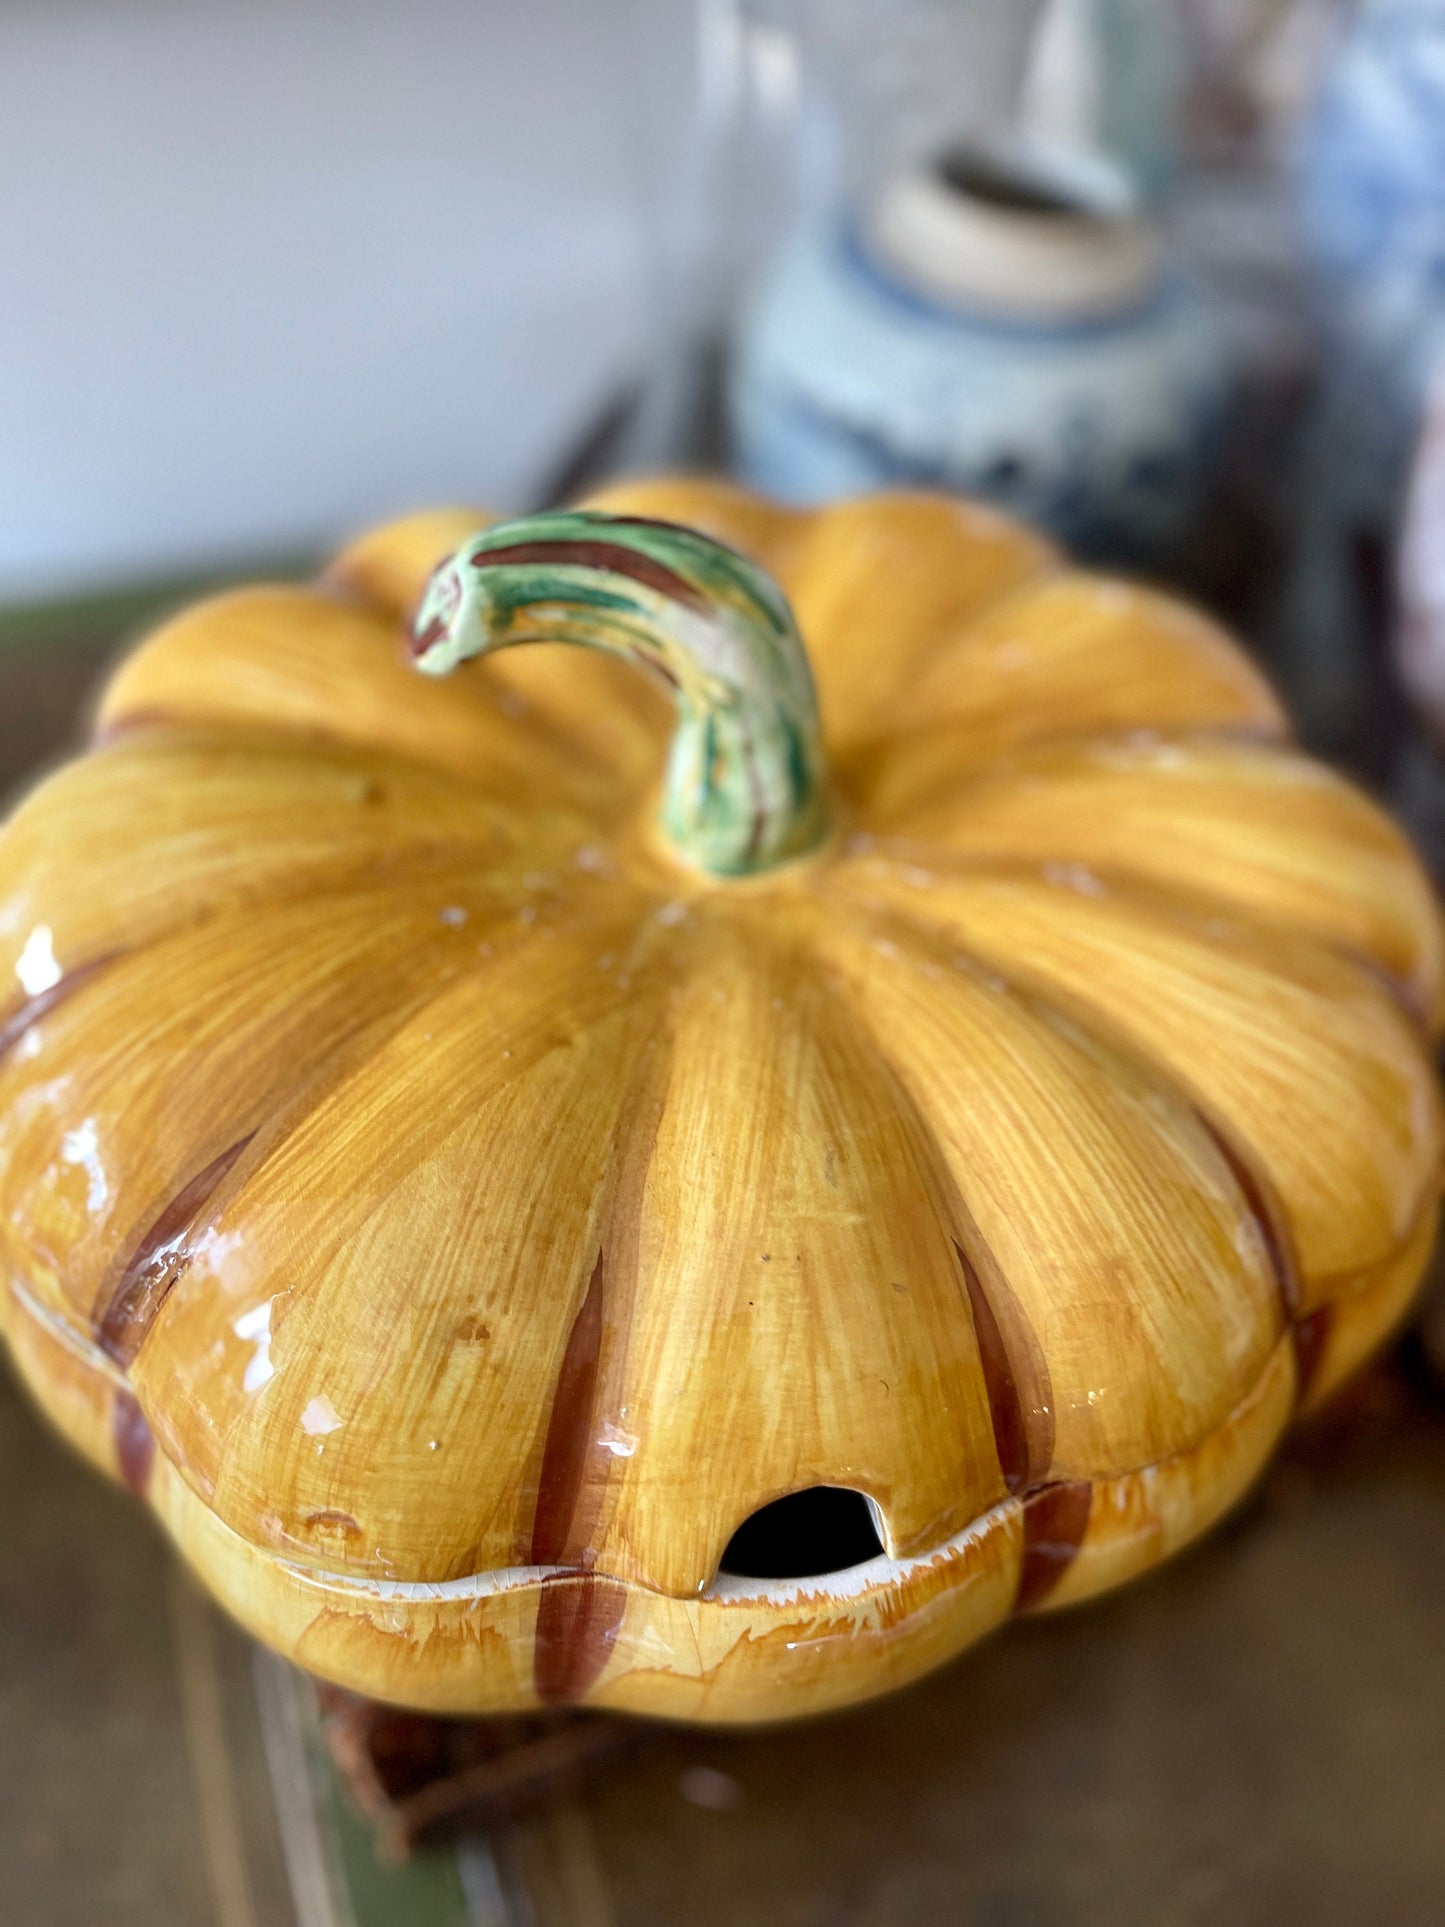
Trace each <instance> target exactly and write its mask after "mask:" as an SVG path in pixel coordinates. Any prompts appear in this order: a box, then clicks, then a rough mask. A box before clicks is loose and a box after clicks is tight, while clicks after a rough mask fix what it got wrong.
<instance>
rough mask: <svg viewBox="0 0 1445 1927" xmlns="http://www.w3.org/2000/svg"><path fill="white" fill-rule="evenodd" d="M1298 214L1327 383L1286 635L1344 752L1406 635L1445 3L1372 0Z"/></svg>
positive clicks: (1438, 258) (1295, 663)
mask: <svg viewBox="0 0 1445 1927" xmlns="http://www.w3.org/2000/svg"><path fill="white" fill-rule="evenodd" d="M1299 203H1300V212H1301V222H1302V232H1303V237H1304V240H1305V244H1306V253H1307V260H1308V266H1309V286H1310V288H1311V291H1312V295H1313V311H1314V318H1315V321H1316V326H1317V337H1318V344H1319V351H1320V381H1319V390H1318V394H1317V397H1316V399H1315V401H1314V403H1313V406H1312V409H1311V412H1310V417H1309V420H1308V423H1307V426H1306V431H1305V441H1304V448H1303V460H1302V463H1301V466H1300V470H1299V477H1300V489H1299V504H1298V510H1297V514H1298V534H1297V539H1296V542H1295V547H1294V554H1293V558H1292V562H1291V567H1290V575H1289V583H1288V590H1287V594H1286V596H1285V599H1284V603H1283V609H1282V618H1281V626H1280V638H1281V647H1282V650H1283V657H1284V661H1285V665H1286V672H1287V677H1288V680H1289V681H1290V683H1291V686H1292V690H1293V693H1294V695H1295V699H1296V702H1297V704H1298V705H1299V706H1300V707H1301V708H1302V710H1303V712H1304V715H1305V718H1306V721H1307V723H1308V724H1309V726H1310V728H1311V731H1312V733H1313V735H1314V737H1315V739H1316V740H1317V741H1319V742H1321V743H1323V744H1325V745H1327V746H1333V747H1336V748H1338V749H1341V750H1345V749H1347V748H1348V746H1349V743H1350V740H1351V738H1352V736H1356V735H1357V734H1358V711H1359V708H1360V706H1361V704H1362V703H1364V702H1367V701H1368V690H1369V687H1370V684H1371V682H1372V680H1373V679H1374V677H1375V675H1376V673H1377V670H1376V664H1377V662H1378V660H1379V657H1380V655H1381V653H1382V652H1384V651H1385V650H1387V649H1388V646H1389V638H1390V630H1391V628H1392V626H1393V612H1392V608H1391V598H1392V573H1393V572H1392V566H1391V558H1392V557H1393V554H1394V550H1395V545H1396V540H1397V536H1398V531H1399V524H1400V516H1401V510H1402V505H1403V494H1404V487H1405V478H1406V473H1407V468H1408V463H1409V459H1410V454H1411V451H1412V449H1413V447H1414V443H1415V439H1416V435H1417V433H1418V427H1419V421H1420V415H1421V411H1422V408H1423V406H1424V399H1425V390H1426V383H1427V380H1428V377H1429V372H1430V368H1431V366H1432V363H1433V361H1434V359H1435V357H1436V355H1437V353H1438V351H1439V343H1440V340H1441V336H1442V330H1445V4H1442V0H1368V3H1367V4H1365V5H1363V6H1361V7H1360V9H1359V11H1358V12H1357V14H1356V15H1355V17H1354V20H1353V23H1352V25H1351V27H1350V29H1349V31H1348V33H1347V34H1346V35H1345V37H1344V39H1343V40H1342V41H1341V43H1340V45H1339V48H1338V51H1337V53H1336V55H1335V57H1334V59H1333V61H1332V62H1331V64H1330V67H1329V70H1328V72H1327V74H1326V77H1325V80H1324V84H1323V87H1322V89H1321V91H1320V94H1319V98H1318V100H1317V101H1316V103H1315V104H1314V106H1313V107H1312V109H1311V111H1310V112H1309V114H1308V116H1307V117H1306V120H1305V125H1304V129H1303V139H1302V152H1301V160H1300V167H1299Z"/></svg>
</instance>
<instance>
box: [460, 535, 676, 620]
mask: <svg viewBox="0 0 1445 1927" xmlns="http://www.w3.org/2000/svg"><path fill="white" fill-rule="evenodd" d="M509 562H541V563H553V564H562V565H566V566H569V567H573V568H581V569H605V570H606V571H607V572H608V573H609V574H610V575H625V576H627V577H628V578H629V579H630V580H631V581H633V582H640V583H642V584H643V585H644V587H646V588H649V589H655V590H656V591H657V593H658V594H659V595H665V596H668V597H669V598H670V599H671V600H672V601H674V602H681V603H684V604H686V606H687V607H688V608H690V609H706V608H707V606H708V602H707V597H706V596H705V595H704V594H703V592H702V591H701V589H699V588H697V587H696V586H695V585H694V584H693V583H691V582H689V581H688V579H687V577H686V576H683V575H679V574H678V573H677V570H676V569H670V568H669V567H668V566H667V564H666V563H665V562H659V561H658V560H657V559H656V557H655V556H651V555H643V554H641V553H640V552H639V551H638V550H637V549H629V548H627V547H626V546H625V545H624V544H623V543H621V542H602V541H599V542H589V541H570V542H569V541H557V542H509V543H507V544H506V545H505V547H503V548H500V549H485V548H483V549H477V550H476V551H475V552H474V553H473V555H472V557H471V563H472V567H473V568H476V569H491V568H500V567H504V566H505V565H506V564H507V563H509Z"/></svg>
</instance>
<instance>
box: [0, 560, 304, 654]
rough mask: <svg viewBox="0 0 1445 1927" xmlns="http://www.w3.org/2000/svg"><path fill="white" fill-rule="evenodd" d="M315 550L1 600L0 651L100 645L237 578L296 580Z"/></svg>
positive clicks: (134, 632)
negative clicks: (71, 592)
mask: <svg viewBox="0 0 1445 1927" xmlns="http://www.w3.org/2000/svg"><path fill="white" fill-rule="evenodd" d="M315 567H316V558H315V556H314V555H313V554H309V553H308V554H304V555H303V554H295V553H293V554H290V555H281V556H277V555H270V556H265V557H261V558H259V559H257V560H254V561H250V562H240V563H237V564H236V565H235V566H233V567H228V568H220V567H215V568H208V569H196V570H191V571H187V572H185V573H183V574H174V575H164V576H152V577H147V578H145V579H143V580H141V581H138V582H132V583H126V584H124V585H118V586H116V587H109V588H100V589H91V590H85V591H81V592H78V593H76V594H74V595H58V596H46V597H38V598H35V599H30V600H23V601H19V600H17V601H9V602H7V601H0V651H4V652H8V651H11V650H18V649H46V648H62V647H69V648H74V647H82V648H83V647H87V646H91V647H94V646H98V645H100V644H103V643H108V642H116V641H119V640H123V639H124V638H126V637H128V636H135V635H139V634H142V633H143V632H144V631H145V630H146V629H147V628H149V627H150V626H151V625H152V624H154V623H156V622H158V621H159V620H160V619H161V618H162V617H164V616H166V615H168V614H170V613H171V611H172V610H175V609H178V608H181V607H183V606H184V605H185V604H186V603H188V602H192V601H195V600H196V599H197V598H198V597H200V596H206V595H214V594H215V593H216V592H217V591H218V590H221V589H226V588H230V587H233V586H234V585H235V584H237V583H240V582H257V581H264V582H296V581H302V580H304V579H305V578H306V577H307V576H308V575H310V574H312V573H313V571H314V570H315Z"/></svg>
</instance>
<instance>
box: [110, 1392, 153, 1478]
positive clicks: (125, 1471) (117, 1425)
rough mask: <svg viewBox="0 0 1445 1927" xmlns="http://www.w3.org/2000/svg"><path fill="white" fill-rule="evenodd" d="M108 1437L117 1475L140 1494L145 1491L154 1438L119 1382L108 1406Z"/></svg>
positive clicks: (134, 1401)
mask: <svg viewBox="0 0 1445 1927" xmlns="http://www.w3.org/2000/svg"><path fill="white" fill-rule="evenodd" d="M110 1438H111V1444H112V1445H113V1446H114V1447H115V1462H116V1465H117V1467H118V1468H119V1471H120V1476H121V1477H122V1478H123V1479H124V1480H125V1482H126V1484H127V1485H128V1486H129V1487H130V1489H131V1491H132V1492H134V1493H136V1494H137V1495H138V1496H139V1497H140V1498H144V1497H145V1495H146V1488H147V1487H148V1486H149V1484H150V1481H151V1466H152V1465H153V1464H154V1462H155V1456H156V1442H155V1437H154V1435H153V1434H152V1432H151V1428H150V1426H149V1424H148V1423H147V1422H146V1415H145V1413H144V1412H143V1411H142V1410H141V1408H140V1402H139V1400H138V1399H137V1398H136V1395H135V1393H134V1392H131V1391H127V1390H126V1388H125V1387H124V1386H122V1387H121V1388H120V1389H119V1390H118V1391H117V1392H116V1395H115V1401H114V1403H113V1404H112V1406H111V1408H110Z"/></svg>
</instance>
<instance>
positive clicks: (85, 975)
mask: <svg viewBox="0 0 1445 1927" xmlns="http://www.w3.org/2000/svg"><path fill="white" fill-rule="evenodd" d="M120 954H121V953H120V952H119V951H118V950H111V951H107V952H106V954H105V955H104V956H103V957H93V958H92V959H91V960H90V962H89V963H83V964H77V965H76V967H75V969H74V970H67V971H66V973H65V975H64V976H63V977H62V978H61V979H60V981H59V982H58V983H54V984H52V985H51V986H50V988H49V989H48V990H42V991H40V992H39V994H38V995H37V996H34V997H28V998H27V999H26V1000H25V1002H24V1003H23V1004H18V1005H17V1006H16V1008H15V1009H14V1010H12V1011H11V1013H10V1015H9V1016H8V1017H6V1018H5V1019H4V1020H3V1021H0V1057H4V1056H5V1054H6V1052H7V1051H11V1050H14V1048H15V1046H16V1045H17V1044H18V1043H19V1042H20V1040H21V1038H22V1037H23V1036H24V1035H25V1033H26V1031H28V1030H31V1029H33V1028H34V1026H35V1025H36V1024H38V1023H39V1022H40V1020H41V1018H42V1017H48V1016H49V1015H50V1013H51V1011H53V1010H56V1009H58V1008H59V1006H60V1005H61V1004H63V1003H64V1002H65V1001H66V999H67V998H68V997H73V996H74V995H75V993H76V991H77V990H80V989H81V988H82V987H83V986H84V985H85V984H88V983H89V982H90V980H91V978H92V977H94V976H96V975H97V974H98V973H99V972H100V971H102V970H104V968H105V966H106V965H107V964H108V963H112V962H114V960H115V958H116V957H118V956H119V955H120Z"/></svg>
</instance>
